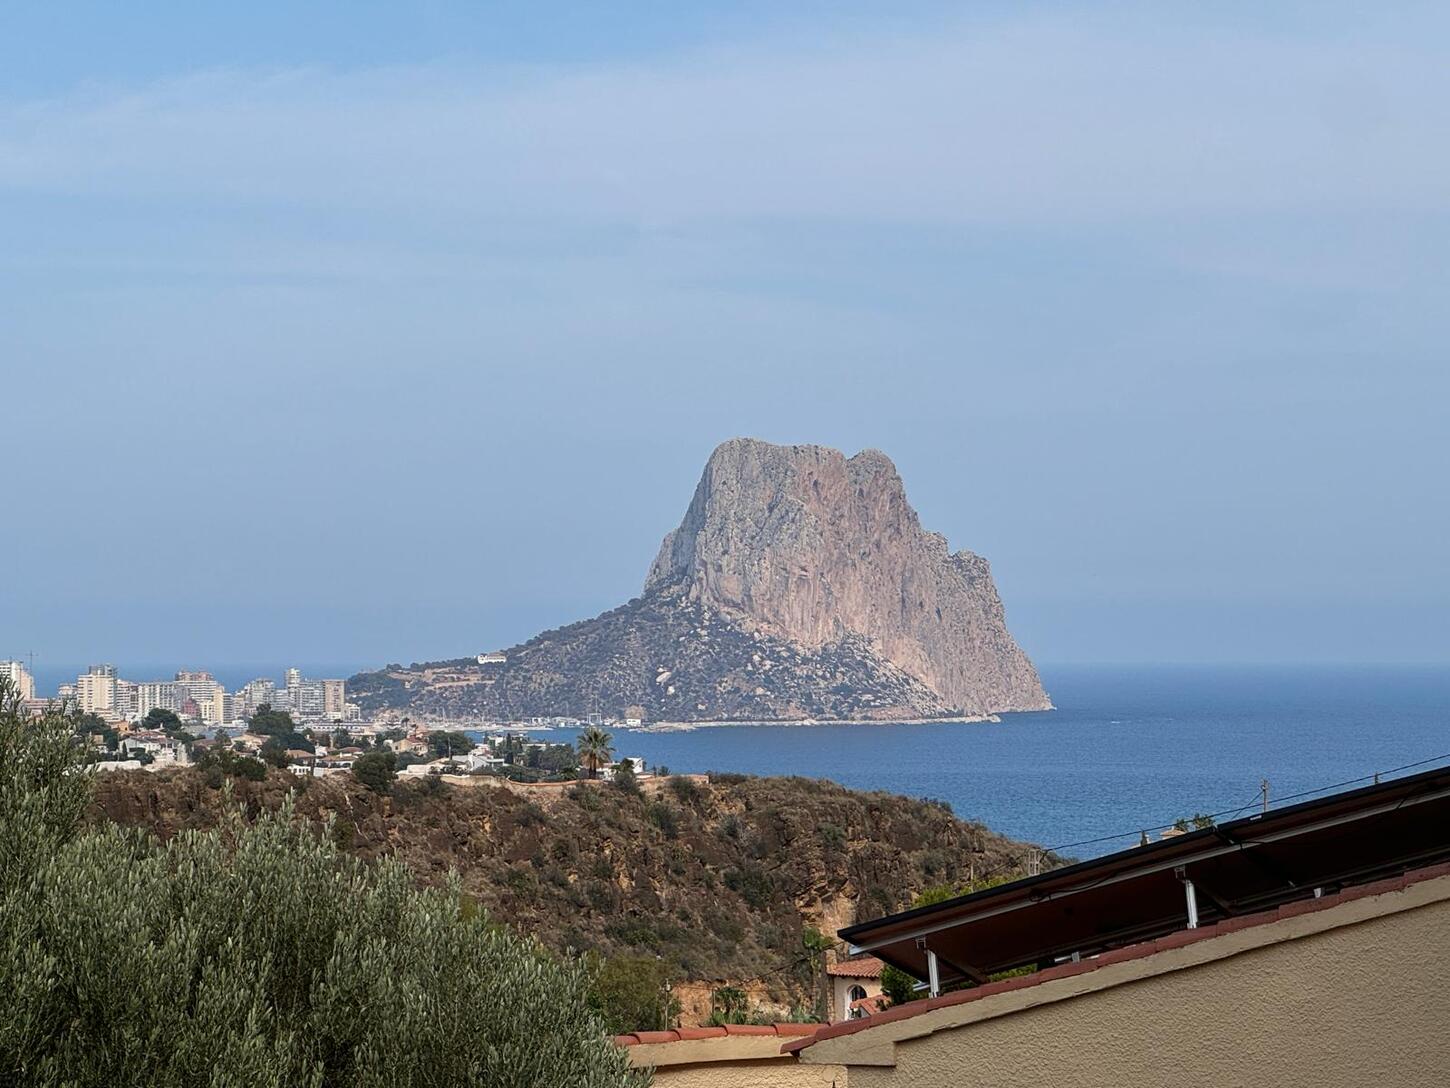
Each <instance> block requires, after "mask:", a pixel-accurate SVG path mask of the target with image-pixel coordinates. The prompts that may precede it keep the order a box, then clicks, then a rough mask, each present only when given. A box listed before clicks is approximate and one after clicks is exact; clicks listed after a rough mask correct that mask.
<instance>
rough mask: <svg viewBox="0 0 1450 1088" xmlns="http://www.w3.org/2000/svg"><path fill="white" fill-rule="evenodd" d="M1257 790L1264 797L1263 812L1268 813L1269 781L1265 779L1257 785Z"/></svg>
mask: <svg viewBox="0 0 1450 1088" xmlns="http://www.w3.org/2000/svg"><path fill="white" fill-rule="evenodd" d="M1259 790H1260V791H1261V792H1262V793H1263V795H1264V811H1265V812H1268V811H1269V780H1268V779H1267V778H1265V779H1264V780H1263V781H1261V782H1260V783H1259Z"/></svg>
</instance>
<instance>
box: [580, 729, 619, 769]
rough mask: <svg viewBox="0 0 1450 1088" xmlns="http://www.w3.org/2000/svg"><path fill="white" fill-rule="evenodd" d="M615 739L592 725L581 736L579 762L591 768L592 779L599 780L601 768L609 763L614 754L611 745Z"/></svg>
mask: <svg viewBox="0 0 1450 1088" xmlns="http://www.w3.org/2000/svg"><path fill="white" fill-rule="evenodd" d="M613 739H614V738H613V737H611V736H610V735H609V734H608V733H606V732H605V731H604V730H603V729H600V728H599V726H597V725H591V726H590V727H589V728H588V729H586V730H584V732H582V733H580V734H579V741H578V743H579V762H580V763H582V764H584V766H585V767H588V768H589V777H590V778H598V777H599V768H600V767H602V766H604V765H605V764H606V763H608V762H609V757H610V756H611V755H613V754H614V753H613V749H612V748H610V745H609V742H610V741H612V740H613Z"/></svg>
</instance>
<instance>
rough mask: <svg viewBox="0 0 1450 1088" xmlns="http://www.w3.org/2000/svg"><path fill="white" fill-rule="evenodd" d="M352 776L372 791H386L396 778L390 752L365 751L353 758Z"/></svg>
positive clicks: (395, 765)
mask: <svg viewBox="0 0 1450 1088" xmlns="http://www.w3.org/2000/svg"><path fill="white" fill-rule="evenodd" d="M352 776H353V777H354V778H356V779H357V780H358V781H359V782H361V783H362V784H363V785H364V786H366V787H367V788H368V789H370V790H372V791H373V792H374V793H388V792H390V791H391V790H392V788H393V783H394V782H396V781H397V779H398V770H397V759H396V758H395V757H394V756H393V753H392V752H388V751H381V752H365V753H364V754H362V755H360V756H358V757H357V759H355V760H353V764H352Z"/></svg>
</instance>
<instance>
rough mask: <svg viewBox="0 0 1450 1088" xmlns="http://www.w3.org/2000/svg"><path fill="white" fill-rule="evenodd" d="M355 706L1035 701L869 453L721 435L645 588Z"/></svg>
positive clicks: (787, 707) (980, 564)
mask: <svg viewBox="0 0 1450 1088" xmlns="http://www.w3.org/2000/svg"><path fill="white" fill-rule="evenodd" d="M350 683H351V689H352V694H353V697H354V698H355V699H356V700H357V701H358V702H360V703H361V704H362V705H363V706H364V707H365V708H366V709H370V710H378V709H382V708H385V707H396V708H399V709H403V708H406V709H408V710H410V711H412V712H422V713H425V714H426V713H436V714H440V715H442V714H448V715H455V716H456V715H469V714H482V715H487V716H491V717H494V718H496V719H501V720H515V719H518V718H524V717H532V716H536V715H555V714H570V715H580V714H585V713H589V712H592V711H601V712H603V713H605V714H623V713H624V712H625V711H626V709H628V708H637V709H638V710H640V711H642V712H643V715H644V716H645V717H647V718H649V719H651V720H664V721H691V720H696V721H700V720H703V721H712V720H730V721H780V720H802V719H816V720H826V719H853V720H891V719H900V718H918V717H924V718H932V717H955V716H980V715H986V714H991V713H995V712H997V711H1006V710H1043V709H1047V708H1049V707H1050V705H1051V704H1050V703H1049V701H1048V699H1047V695H1046V693H1045V692H1044V691H1043V690H1042V685H1041V683H1040V682H1039V680H1038V677H1037V672H1036V670H1035V669H1034V668H1033V667H1032V663H1031V662H1030V661H1029V660H1028V659H1027V656H1026V655H1025V654H1024V653H1023V652H1022V651H1021V649H1020V648H1018V646H1017V644H1016V643H1015V642H1014V641H1013V639H1012V636H1011V634H1010V633H1009V632H1008V630H1007V625H1006V620H1005V617H1004V615H1003V610H1002V602H1001V600H1000V599H999V598H998V596H997V590H996V587H995V586H994V585H993V584H992V578H991V574H990V572H989V570H988V566H987V562H986V560H984V559H982V558H981V557H979V556H976V555H973V554H971V553H970V552H966V551H960V552H957V553H955V554H952V553H950V552H949V551H948V549H947V544H946V541H945V540H944V539H943V538H942V537H941V536H939V535H938V534H935V533H930V532H926V531H925V530H923V529H922V527H921V524H920V521H919V520H918V518H917V516H916V512H915V511H914V510H913V509H912V508H911V505H910V504H909V503H908V502H907V501H906V493H905V489H904V488H903V486H902V482H901V477H900V476H899V475H898V474H897V472H896V468H895V466H894V465H892V463H891V461H890V459H888V458H887V457H886V455H885V454H882V453H879V452H877V451H875V450H867V451H865V452H863V453H859V454H857V455H856V456H855V457H851V458H849V459H848V458H846V457H845V456H843V455H842V454H841V453H839V452H838V451H836V450H832V449H826V448H824V447H821V446H775V445H771V444H769V443H766V442H760V441H756V440H753V439H734V440H732V441H729V442H726V443H725V444H724V445H722V446H720V447H719V448H718V449H716V451H715V452H714V454H713V455H712V456H711V457H710V460H709V463H708V464H707V465H706V466H705V472H704V475H703V476H702V477H701V479H700V483H699V486H698V487H697V488H696V489H695V495H694V499H693V500H692V501H691V503H690V507H689V509H688V510H687V511H686V514H685V518H684V520H683V521H682V522H681V523H680V526H679V528H677V529H675V530H674V531H673V532H671V533H670V534H669V535H668V536H666V537H665V540H664V543H663V545H662V546H661V548H660V551H659V555H658V556H657V558H656V559H655V562H654V564H653V566H652V567H651V568H650V572H649V576H648V578H647V579H646V581H645V587H644V592H643V593H642V595H641V596H640V597H638V598H636V599H635V600H633V601H631V602H629V603H628V604H627V605H624V606H622V607H620V608H617V609H614V610H613V611H611V612H607V613H605V614H604V615H602V616H599V617H596V618H595V619H592V620H585V621H583V622H581V623H576V624H572V625H570V626H569V627H564V628H560V629H559V630H556V631H548V632H545V633H544V634H542V635H539V636H537V637H536V638H534V639H531V640H530V641H529V642H527V643H525V644H523V645H522V646H517V647H514V648H513V649H511V650H509V651H507V661H506V662H505V663H503V664H501V665H500V664H484V665H480V664H478V663H476V662H475V661H473V660H472V659H462V660H458V661H448V662H439V663H434V664H429V665H414V666H411V667H408V668H403V667H401V666H391V667H389V668H388V669H386V670H383V671H381V672H378V673H365V674H362V675H360V676H357V677H354V678H353V680H352V681H351V682H350Z"/></svg>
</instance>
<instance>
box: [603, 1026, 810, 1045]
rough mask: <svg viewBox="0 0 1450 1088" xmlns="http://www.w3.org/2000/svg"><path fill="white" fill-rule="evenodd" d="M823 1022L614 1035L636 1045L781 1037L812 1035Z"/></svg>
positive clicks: (623, 1041) (618, 1041)
mask: <svg viewBox="0 0 1450 1088" xmlns="http://www.w3.org/2000/svg"><path fill="white" fill-rule="evenodd" d="M823 1027H825V1025H824V1024H725V1025H723V1026H721V1027H716V1028H671V1029H670V1030H669V1031H636V1032H633V1033H631V1034H629V1035H616V1036H615V1037H614V1042H615V1044H616V1045H618V1046H638V1045H639V1044H640V1043H679V1042H688V1041H689V1040H692V1039H723V1038H725V1037H726V1036H727V1035H776V1036H780V1037H781V1038H797V1037H802V1036H808V1035H814V1034H815V1033H816V1032H817V1031H819V1030H820V1029H821V1028H823Z"/></svg>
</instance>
